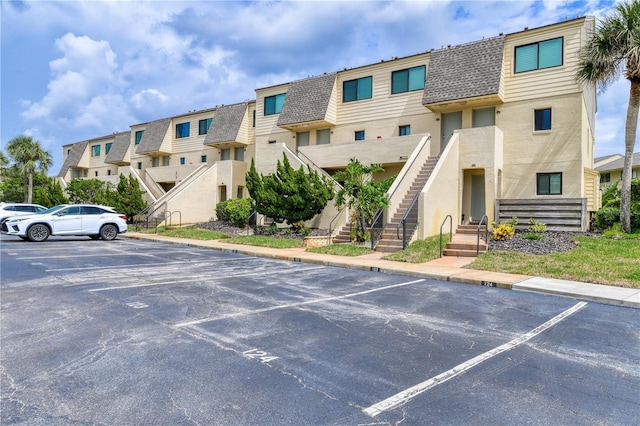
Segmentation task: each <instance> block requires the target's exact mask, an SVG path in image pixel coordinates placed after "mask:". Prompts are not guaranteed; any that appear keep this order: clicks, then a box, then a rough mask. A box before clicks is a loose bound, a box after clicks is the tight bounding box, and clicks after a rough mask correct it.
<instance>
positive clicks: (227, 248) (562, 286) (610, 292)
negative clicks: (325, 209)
mask: <svg viewBox="0 0 640 426" xmlns="http://www.w3.org/2000/svg"><path fill="white" fill-rule="evenodd" d="M120 236H121V237H124V238H130V239H138V240H152V241H162V242H166V243H171V244H178V245H185V246H190V247H200V248H209V249H212V250H219V251H224V252H228V253H238V254H243V255H247V256H258V257H264V258H269V259H277V260H286V261H291V262H303V263H311V264H316V265H323V266H333V267H338V268H348V269H357V270H363V271H373V272H380V273H387V274H397V275H407V276H412V277H417V278H426V279H436V280H443V281H451V282H457V283H463V284H474V285H482V286H487V287H496V288H502V289H506V290H518V291H527V292H535V293H542V294H550V295H554V296H563V297H571V298H574V299H581V300H588V301H592V302H598V303H604V304H610V305H619V306H626V307H631V308H640V289H633V288H624V287H615V286H607V285H599V284H590V283H583V282H578V281H566V280H558V279H554V278H543V277H531V276H528V275H516V274H507V273H503V272H492V271H481V270H477V269H466V268H462V267H457V266H443V265H441V264H438V265H434V263H437V262H436V261H433V262H426V263H404V262H393V261H390V260H383V259H381V258H372V257H368V258H363V257H345V256H335V255H328V254H315V253H309V252H306V251H305V249H304V248H292V249H272V248H268V247H256V246H244V245H238V244H229V243H224V242H221V241H219V240H203V241H201V240H190V239H184V238H174V237H166V236H162V235H156V234H142V233H133V232H132V233H127V234H122V235H120Z"/></svg>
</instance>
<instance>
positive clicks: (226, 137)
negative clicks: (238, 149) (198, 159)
mask: <svg viewBox="0 0 640 426" xmlns="http://www.w3.org/2000/svg"><path fill="white" fill-rule="evenodd" d="M248 106H249V104H248V103H247V102H242V103H239V104H233V105H225V106H222V107H220V108H218V109H217V110H216V112H215V114H214V116H213V122H212V123H211V126H209V131H208V132H207V135H206V136H205V137H204V144H205V145H209V144H214V143H222V142H231V141H235V140H237V138H238V133H239V132H240V126H241V125H242V120H244V116H245V115H246V113H247V109H248Z"/></svg>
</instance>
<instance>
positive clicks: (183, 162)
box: [180, 157, 187, 166]
mask: <svg viewBox="0 0 640 426" xmlns="http://www.w3.org/2000/svg"><path fill="white" fill-rule="evenodd" d="M185 164H187V159H186V158H184V157H180V165H181V166H184V165H185Z"/></svg>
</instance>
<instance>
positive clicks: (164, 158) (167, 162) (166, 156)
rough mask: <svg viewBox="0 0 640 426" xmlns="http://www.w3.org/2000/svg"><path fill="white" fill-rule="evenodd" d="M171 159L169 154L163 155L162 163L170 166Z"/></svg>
mask: <svg viewBox="0 0 640 426" xmlns="http://www.w3.org/2000/svg"><path fill="white" fill-rule="evenodd" d="M169 161H170V160H169V156H168V155H163V156H162V165H163V166H164V167H166V166H168V165H169Z"/></svg>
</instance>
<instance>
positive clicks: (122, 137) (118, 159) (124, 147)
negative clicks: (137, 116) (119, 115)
mask: <svg viewBox="0 0 640 426" xmlns="http://www.w3.org/2000/svg"><path fill="white" fill-rule="evenodd" d="M130 144H131V131H128V132H121V133H116V135H115V138H114V140H113V145H111V149H110V150H109V153H108V154H107V156H106V157H105V158H104V162H105V163H122V162H123V160H124V158H125V156H126V155H127V151H128V150H129V145H130Z"/></svg>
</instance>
